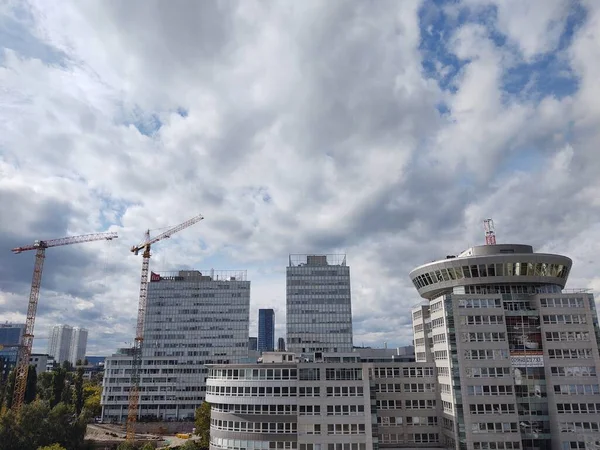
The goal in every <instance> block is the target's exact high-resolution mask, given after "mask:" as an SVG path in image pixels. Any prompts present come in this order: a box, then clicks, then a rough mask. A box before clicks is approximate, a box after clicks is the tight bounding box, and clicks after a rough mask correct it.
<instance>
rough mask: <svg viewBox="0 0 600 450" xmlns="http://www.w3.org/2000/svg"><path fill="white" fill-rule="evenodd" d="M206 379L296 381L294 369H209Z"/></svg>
mask: <svg viewBox="0 0 600 450" xmlns="http://www.w3.org/2000/svg"><path fill="white" fill-rule="evenodd" d="M208 378H211V379H215V380H296V379H297V378H298V372H297V370H296V369H210V370H209V372H208Z"/></svg>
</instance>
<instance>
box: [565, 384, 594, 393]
mask: <svg viewBox="0 0 600 450" xmlns="http://www.w3.org/2000/svg"><path fill="white" fill-rule="evenodd" d="M554 393H555V394H560V395H594V394H600V387H599V386H598V385H597V384H555V385H554Z"/></svg>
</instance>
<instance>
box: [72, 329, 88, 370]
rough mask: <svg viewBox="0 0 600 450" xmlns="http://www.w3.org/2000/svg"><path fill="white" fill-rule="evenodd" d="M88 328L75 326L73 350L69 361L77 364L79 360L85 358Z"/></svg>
mask: <svg viewBox="0 0 600 450" xmlns="http://www.w3.org/2000/svg"><path fill="white" fill-rule="evenodd" d="M87 339H88V330H86V329H85V328H79V327H75V328H73V336H72V338H71V350H70V357H69V361H71V363H72V364H77V361H82V362H83V360H84V359H85V351H86V349H87Z"/></svg>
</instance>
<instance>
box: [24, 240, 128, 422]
mask: <svg viewBox="0 0 600 450" xmlns="http://www.w3.org/2000/svg"><path fill="white" fill-rule="evenodd" d="M116 238H118V236H117V233H115V232H110V233H93V234H84V235H81V236H69V237H65V238H60V239H51V240H48V241H41V240H36V241H34V243H33V244H32V245H26V246H24V247H16V248H13V249H12V252H13V253H15V254H19V253H23V252H26V251H29V250H36V253H35V265H34V266H33V279H32V281H31V292H30V294H29V305H28V306H27V320H26V322H25V331H24V333H23V344H22V345H21V346H20V347H19V357H18V359H17V367H16V377H15V389H14V392H13V409H14V411H15V412H18V411H19V410H20V409H21V406H23V400H24V399H25V389H26V387H27V372H29V357H30V356H31V347H32V345H33V325H34V324H35V313H36V311H37V305H38V300H39V298H40V285H41V283H42V269H43V267H44V258H45V257H46V249H47V248H51V247H58V246H61V245H71V244H82V243H84V242H91V241H100V240H108V241H110V240H112V239H116Z"/></svg>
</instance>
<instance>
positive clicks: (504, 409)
mask: <svg viewBox="0 0 600 450" xmlns="http://www.w3.org/2000/svg"><path fill="white" fill-rule="evenodd" d="M469 410H470V412H471V414H514V413H515V405H514V404H512V403H496V404H490V403H485V404H477V405H469Z"/></svg>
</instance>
